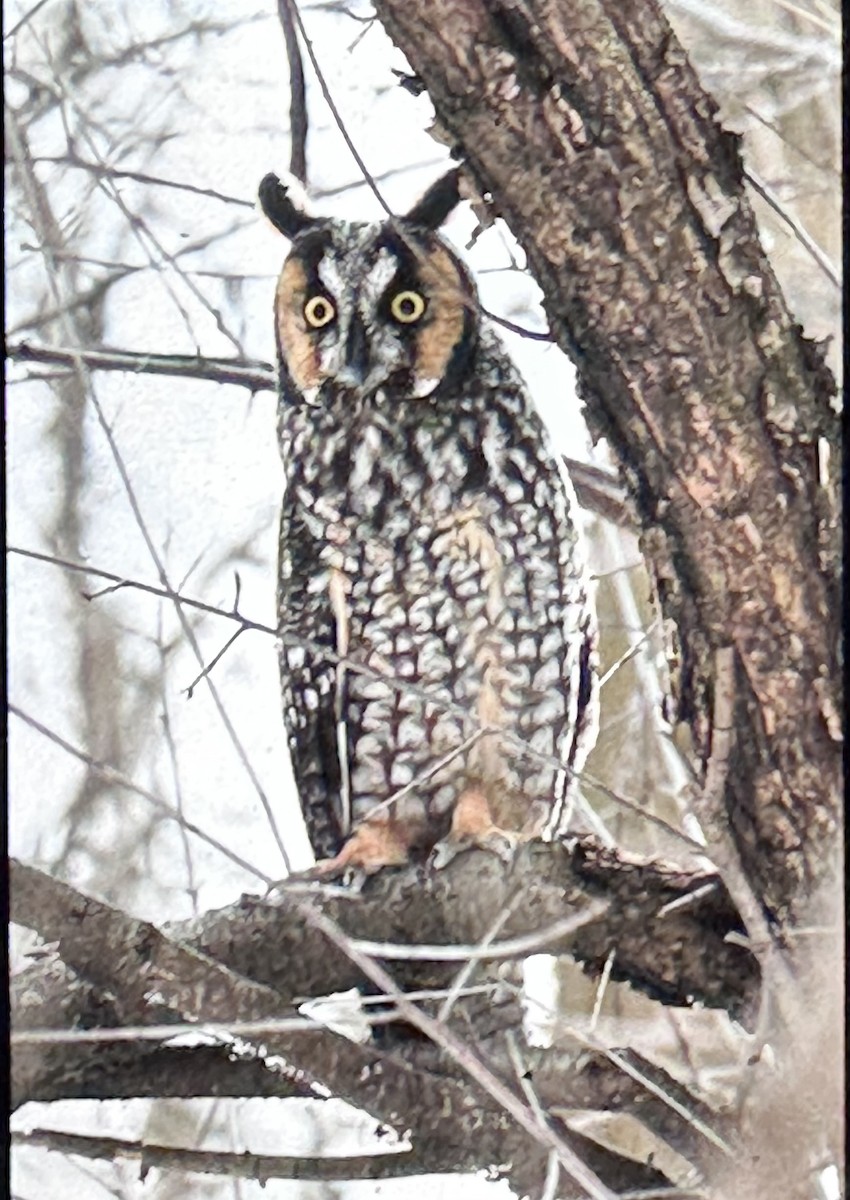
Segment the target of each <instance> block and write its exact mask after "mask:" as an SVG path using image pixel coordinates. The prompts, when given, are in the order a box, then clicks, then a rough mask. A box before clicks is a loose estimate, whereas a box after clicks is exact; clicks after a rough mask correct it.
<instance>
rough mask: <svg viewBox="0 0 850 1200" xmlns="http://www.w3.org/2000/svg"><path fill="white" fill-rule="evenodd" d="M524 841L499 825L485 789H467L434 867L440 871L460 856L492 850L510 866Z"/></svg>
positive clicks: (434, 857)
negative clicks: (476, 851) (467, 852)
mask: <svg viewBox="0 0 850 1200" xmlns="http://www.w3.org/2000/svg"><path fill="white" fill-rule="evenodd" d="M521 841H522V835H521V834H519V833H517V832H516V831H514V830H510V829H500V828H499V826H498V825H496V823H495V821H494V820H493V814H492V812H491V810H490V803H489V801H488V799H487V797H486V795H485V794H484V792H483V791H482V790H481V788H478V787H474V788H467V789H466V791H465V792H463V793H461V796H460V797H459V799H458V802H457V804H456V805H455V808H454V812H453V813H452V827H451V829H450V830H449V833H448V836H447V837H446V838H444V839H443V841H441V842H437V844H436V846H435V847H434V849H433V851H432V857H431V863H432V865H433V867H434V869H435V870H437V871H440V870H442V868H443V867H445V866H448V864H449V863H450V862H451V861H452V859H453V858H456V857H457V855H458V854H462V853H463V851H464V850H472V849H479V850H489V851H490V852H491V853H492V854H495V855H496V857H497V858H500V859H501V860H502V862H506V863H509V862H510V861H511V860H512V858H513V856H514V852H515V851H516V848H517V846H518V845H519V843H520V842H521Z"/></svg>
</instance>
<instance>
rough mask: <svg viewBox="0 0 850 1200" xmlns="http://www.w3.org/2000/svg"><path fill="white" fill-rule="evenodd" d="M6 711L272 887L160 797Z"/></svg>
mask: <svg viewBox="0 0 850 1200" xmlns="http://www.w3.org/2000/svg"><path fill="white" fill-rule="evenodd" d="M8 708H9V712H10V713H12V714H13V715H14V716H16V717H18V718H19V719H20V720H21V721H24V722H25V723H26V724H27V725H29V726H30V727H31V728H32V729H35V730H36V732H37V733H40V734H41V735H42V737H45V738H47V739H48V741H51V742H53V743H54V745H56V746H59V747H61V749H63V750H64V751H65V752H66V754H70V755H72V756H73V757H74V758H76V759H78V760H79V762H81V763H85V765H86V766H87V767H88V768H89V770H91V771H94V772H95V773H96V774H98V775H100V777H101V778H102V779H103V780H104V781H105V782H106V783H110V784H114V786H115V787H120V788H124V789H126V791H128V792H133V793H134V795H136V796H141V797H142V798H143V799H144V800H147V801H148V803H149V804H152V805H153V806H154V808H156V809H157V811H158V812H161V813H162V814H163V816H165V817H168V818H169V819H170V820H172V821H177V822H178V824H179V825H180V827H181V829H185V830H186V832H187V833H191V834H193V835H194V836H195V837H196V838H200V840H201V841H202V842H206V844H207V845H208V846H211V847H212V848H213V849H214V850H217V851H218V852H219V854H223V855H224V856H225V858H228V859H230V861H231V862H232V863H235V864H236V866H238V867H241V868H242V870H243V871H247V872H248V874H249V875H253V876H254V878H255V879H259V880H261V881H262V882H263V883H264V884H265V885H266V887H271V885H272V884H273V883H274V882H275V881H274V880H273V879H272V878H271V877H270V876H268V875H266V874H264V873H263V872H262V871H260V870H259V869H258V868H257V867H255V866H254V865H253V864H252V863H249V862H248V860H247V859H244V858H241V857H240V856H239V855H238V854H237V853H236V852H235V851H233V850H231V849H230V848H229V847H228V846H225V845H224V843H223V842H220V841H218V839H217V838H214V837H213V836H212V834H210V833H205V832H204V830H203V829H201V828H199V827H198V826H197V825H195V824H194V822H192V821H188V820H187V819H186V818H185V817H184V816H181V815H180V814H179V813H177V812H176V811H175V810H174V808H173V807H172V806H171V805H170V804H169V803H168V802H167V801H166V800H163V799H162V798H161V797H160V796H157V795H155V794H154V793H153V792H149V791H148V789H147V788H144V787H142V786H141V785H140V784H138V783H134V781H133V780H132V779H128V777H127V776H126V775H124V774H122V772H121V771H119V770H117V769H116V768H115V767H113V766H111V765H110V764H109V763H106V762H103V761H101V760H100V759H97V758H93V757H92V755H91V754H87V753H86V751H85V750H80V749H79V747H77V746H73V745H71V743H70V742H68V741H66V740H65V738H63V737H60V735H59V734H58V733H56V732H55V731H54V730H53V729H49V728H48V727H47V726H46V725H43V724H42V722H41V721H37V720H36V718H35V717H31V716H30V714H29V713H27V712H24V710H23V709H22V708H19V707H18V706H17V704H9V706H8Z"/></svg>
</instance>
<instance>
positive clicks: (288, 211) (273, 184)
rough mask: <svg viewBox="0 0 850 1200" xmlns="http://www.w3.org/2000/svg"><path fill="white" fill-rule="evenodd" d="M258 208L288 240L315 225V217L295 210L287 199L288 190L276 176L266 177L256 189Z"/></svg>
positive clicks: (297, 209)
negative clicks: (258, 199)
mask: <svg viewBox="0 0 850 1200" xmlns="http://www.w3.org/2000/svg"><path fill="white" fill-rule="evenodd" d="M258 195H259V198H260V206H261V208H262V210H263V212H264V213H265V214H266V216H267V217H268V219H269V220H270V221H271V223H272V225H274V227H275V229H279V230H280V232H281V233H283V234H285V235H286V237H288V238H294V237H295V235H296V234H298V233H301V231H302V230H304V229H309V228H310V226H311V225H315V224H316V218H315V217H308V216H307V214H306V213H304V212H302V211H301V210H300V209H299V208H296V206H295V204H293V202H292V200H291V199H290V198H289V194H288V189H287V187H286V185H285V184H283V183H281V182H280V180H279V179H278V177H277V175H272V174H269V175H266V176H265V177H264V178H263V180H262V182H261V183H260V187H259V189H258Z"/></svg>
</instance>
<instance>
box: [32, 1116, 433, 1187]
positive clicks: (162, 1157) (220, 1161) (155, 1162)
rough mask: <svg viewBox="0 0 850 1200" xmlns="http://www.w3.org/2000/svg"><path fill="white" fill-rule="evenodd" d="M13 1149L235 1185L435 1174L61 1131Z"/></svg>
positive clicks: (377, 1159)
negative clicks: (219, 1178) (216, 1178)
mask: <svg viewBox="0 0 850 1200" xmlns="http://www.w3.org/2000/svg"><path fill="white" fill-rule="evenodd" d="M12 1144H13V1145H17V1146H41V1147H43V1148H44V1149H46V1150H54V1151H58V1152H60V1153H62V1154H75V1155H78V1156H81V1157H83V1158H91V1159H100V1160H102V1161H105V1162H116V1161H119V1160H121V1159H131V1160H134V1161H136V1162H138V1164H139V1171H140V1173H141V1177H142V1178H144V1177H145V1175H146V1174H147V1172H148V1171H150V1170H152V1169H155V1170H158V1171H188V1172H191V1173H192V1174H199V1175H226V1176H227V1177H228V1178H230V1179H254V1180H257V1181H258V1182H260V1183H265V1181H266V1180H267V1179H298V1180H303V1181H304V1182H307V1181H308V1180H309V1181H328V1180H354V1179H400V1178H403V1177H405V1176H409V1175H421V1174H423V1173H425V1172H426V1171H427V1170H432V1169H433V1168H429V1167H428V1166H427V1165H426V1164H424V1163H423V1162H422V1161H421V1160H420V1159H419V1158H418V1156H417V1155H416V1154H412V1153H410V1152H409V1151H402V1152H390V1153H387V1152H386V1151H385V1152H384V1153H381V1152H380V1151H378V1152H377V1153H376V1154H372V1155H364V1156H361V1157H351V1158H294V1157H292V1158H290V1157H283V1156H282V1155H277V1154H252V1153H251V1152H250V1151H242V1152H241V1153H239V1154H236V1153H233V1152H228V1151H223V1150H184V1149H182V1148H178V1147H175V1146H158V1145H155V1144H153V1143H151V1142H130V1141H126V1140H124V1139H122V1138H110V1137H102V1136H100V1135H97V1136H95V1135H89V1134H79V1133H62V1132H60V1131H59V1130H57V1129H33V1130H31V1131H30V1132H29V1133H19V1132H18V1131H17V1130H15V1131H13V1132H12Z"/></svg>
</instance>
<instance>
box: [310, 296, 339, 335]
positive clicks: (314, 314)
mask: <svg viewBox="0 0 850 1200" xmlns="http://www.w3.org/2000/svg"><path fill="white" fill-rule="evenodd" d="M335 316H336V309H335V308H334V306H333V305H332V304H331V302H330V300H328V298H327V296H313V297H312V299H310V300H308V301H307V303H306V304H305V305H304V319H305V320H306V322H307V324H308V325H312V327H313V328H314V329H321V328H322V326H323V325H328V324H329V323H330V322H331V321H332V320H333V319H334V317H335Z"/></svg>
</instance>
